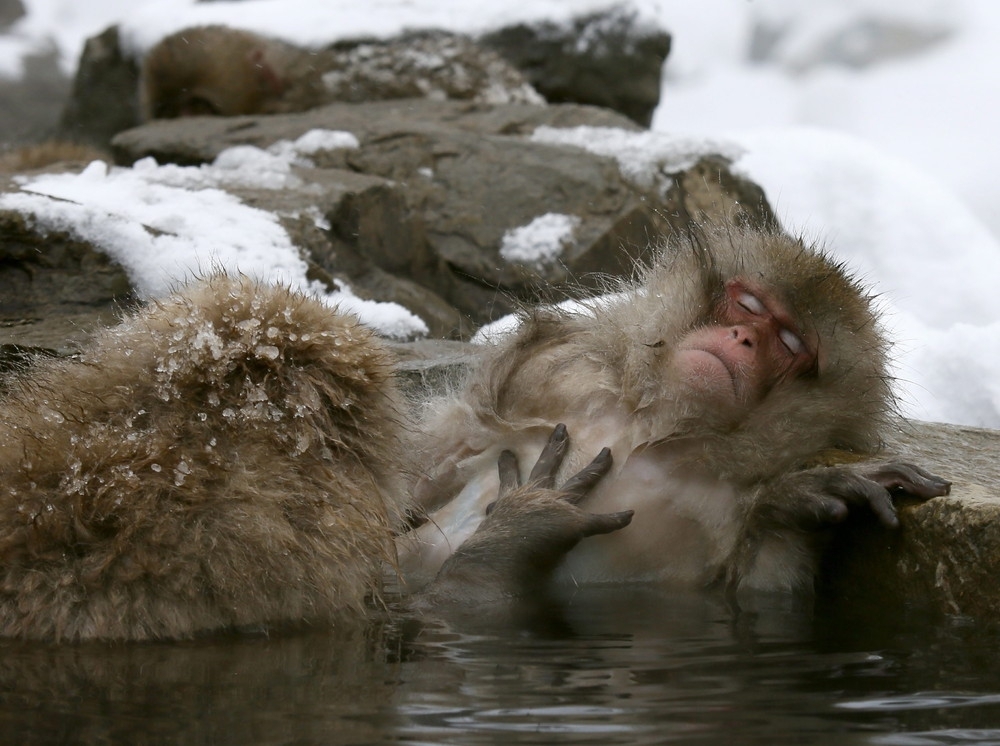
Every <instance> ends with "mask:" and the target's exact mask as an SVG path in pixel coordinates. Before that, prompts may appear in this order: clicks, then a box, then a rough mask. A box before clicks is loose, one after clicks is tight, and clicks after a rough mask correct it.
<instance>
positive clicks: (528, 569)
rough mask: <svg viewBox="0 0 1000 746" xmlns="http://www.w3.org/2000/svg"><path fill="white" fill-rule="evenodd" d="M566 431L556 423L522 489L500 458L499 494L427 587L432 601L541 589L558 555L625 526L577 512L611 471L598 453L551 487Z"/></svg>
mask: <svg viewBox="0 0 1000 746" xmlns="http://www.w3.org/2000/svg"><path fill="white" fill-rule="evenodd" d="M567 442H568V436H567V433H566V426H565V425H557V426H556V428H555V430H553V432H552V435H551V436H550V438H549V441H548V443H547V444H546V446H545V448H544V449H543V451H542V453H541V455H540V456H539V457H538V461H537V462H536V463H535V465H534V467H533V468H532V470H531V474H530V475H529V477H528V481H527V483H525V484H524V485H522V484H521V483H520V478H519V474H518V463H517V457H516V456H515V455H514V454H513V453H512V452H510V451H504V452H503V453H502V454H501V455H500V460H499V463H498V470H499V473H500V495H499V497H498V498H497V500H496V501H495V502H494V503H492V504H491V505H490V506H489V507H488V508H487V515H486V518H485V519H484V520H483V523H482V524H481V525H480V526H479V528H478V529H477V530H476V532H475V533H474V534H473V535H472V536H471V537H469V539H468V540H466V541H465V543H463V544H462V546H461V547H459V549H458V551H456V552H455V553H454V554H453V555H452V556H451V557H449V558H448V560H447V561H446V562H445V564H444V565H443V566H442V568H441V571H440V572H439V573H438V576H437V578H436V579H435V580H434V582H433V583H432V585H431V587H430V588H429V589H428V593H429V594H431V595H432V596H434V597H435V598H436V599H437V600H461V601H462V603H463V604H468V603H470V602H471V603H484V602H485V603H488V602H492V601H500V600H503V599H508V598H516V597H519V596H527V595H531V594H532V593H536V592H538V591H541V590H542V589H543V588H544V586H545V584H546V582H547V581H548V579H549V577H550V575H551V573H552V571H553V570H554V569H555V567H556V565H557V564H558V563H559V561H560V560H561V559H562V557H563V556H564V555H565V554H566V553H567V552H568V551H569V550H571V549H572V548H573V547H575V546H576V545H577V544H578V543H579V542H580V540H582V539H584V538H586V537H588V536H594V535H596V534H607V533H611V532H612V531H617V530H618V529H621V528H624V527H625V526H627V525H628V524H629V523H630V522H631V520H632V511H631V510H626V511H622V512H619V513H607V514H593V513H588V512H587V511H585V510H582V509H581V508H579V507H578V503H579V502H580V501H581V500H582V499H583V497H584V496H586V495H587V494H588V493H589V492H590V490H591V489H592V488H593V487H594V485H595V484H597V482H598V481H599V480H600V479H601V477H603V476H604V475H605V474H606V473H607V472H608V470H609V469H610V468H611V451H610V450H609V449H607V448H605V449H604V450H602V451H601V452H600V453H599V454H598V455H597V457H596V458H595V459H594V460H593V461H591V462H590V464H588V465H587V466H586V467H584V468H583V469H582V470H581V471H580V472H579V473H577V474H575V475H574V476H572V477H570V478H569V479H568V480H567V481H566V482H565V484H563V486H562V487H561V488H556V486H555V480H556V472H557V471H558V469H559V465H560V464H561V463H562V460H563V457H564V455H565V453H566V446H567Z"/></svg>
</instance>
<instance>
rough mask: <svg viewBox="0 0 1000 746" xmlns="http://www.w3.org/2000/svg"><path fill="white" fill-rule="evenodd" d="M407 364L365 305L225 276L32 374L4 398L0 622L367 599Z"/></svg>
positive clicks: (334, 611) (234, 614)
mask: <svg viewBox="0 0 1000 746" xmlns="http://www.w3.org/2000/svg"><path fill="white" fill-rule="evenodd" d="M391 364H392V359H391V357H390V355H389V353H388V352H387V351H386V350H385V349H384V348H383V347H382V346H381V344H380V343H379V342H377V340H376V339H374V338H373V335H372V334H371V332H369V331H367V330H366V329H365V328H364V327H362V326H361V325H360V324H359V323H358V322H357V321H356V320H355V319H354V318H353V317H351V316H346V315H343V314H340V313H338V312H336V311H334V310H331V309H329V308H327V307H325V306H323V305H322V304H320V303H319V302H318V301H315V300H312V299H309V298H307V297H305V296H302V295H300V294H296V293H294V292H291V291H289V290H286V289H282V288H277V287H270V286H266V285H263V284H258V283H255V282H253V281H251V280H248V279H246V278H242V279H234V278H229V277H225V276H217V277H212V278H209V279H207V280H203V281H201V282H198V283H196V284H194V285H192V286H190V287H188V288H186V289H185V290H183V291H182V292H180V293H178V294H176V295H175V296H173V297H170V298H168V299H166V300H164V301H161V302H157V303H155V304H153V305H152V306H151V307H150V308H148V309H147V310H145V311H143V312H141V313H139V314H138V315H136V316H134V317H132V318H129V319H127V320H126V321H124V322H123V323H122V324H121V325H119V326H118V327H116V328H113V329H108V330H105V331H104V332H102V333H101V334H99V335H98V336H97V337H96V339H95V340H94V342H93V344H92V346H91V348H90V349H89V350H88V351H87V352H86V353H85V354H84V356H83V358H82V359H81V360H79V361H70V360H51V361H44V362H40V363H38V364H37V365H35V366H34V367H32V368H31V369H29V370H27V371H25V372H24V373H22V375H21V376H20V377H19V378H18V379H16V380H14V381H12V382H10V384H9V390H8V393H7V396H6V400H5V401H4V402H3V404H2V408H0V468H2V470H3V474H4V480H3V484H2V486H0V635H4V636H19V637H24V638H37V639H50V640H83V639H93V638H100V639H154V638H178V637H189V636H191V635H194V634H196V633H199V632H203V631H209V630H218V629H227V628H241V627H246V626H261V625H268V626H270V625H281V624H290V623H312V624H330V623H331V622H334V621H336V620H337V619H347V618H357V617H358V616H359V615H361V614H363V613H364V610H365V606H366V598H367V597H368V596H370V595H371V594H375V593H377V591H378V584H379V578H380V574H381V571H382V569H383V566H384V564H385V563H392V562H393V561H394V557H395V555H394V548H393V539H392V536H393V532H394V529H395V528H396V527H397V526H398V524H399V522H400V515H401V512H402V508H403V506H402V504H401V502H402V496H403V495H404V494H405V492H404V489H403V488H402V487H401V485H400V484H398V483H397V480H398V479H399V478H400V477H399V475H400V473H401V469H400V465H399V464H398V463H397V459H398V454H399V453H400V450H401V449H399V447H398V437H399V433H400V422H399V419H398V418H399V412H400V410H399V409H398V402H397V393H396V388H395V384H394V382H393V379H392V369H391Z"/></svg>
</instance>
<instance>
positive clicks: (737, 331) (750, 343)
mask: <svg viewBox="0 0 1000 746" xmlns="http://www.w3.org/2000/svg"><path fill="white" fill-rule="evenodd" d="M729 334H730V337H731V338H732V340H733V341H734V342H735V343H736V344H738V345H744V346H745V347H756V346H757V333H756V332H755V331H754V330H753V329H752V328H751V327H749V326H743V325H742V324H739V325H737V326H733V327H731V328H730V329H729Z"/></svg>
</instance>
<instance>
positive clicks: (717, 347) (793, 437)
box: [401, 228, 949, 591]
mask: <svg viewBox="0 0 1000 746" xmlns="http://www.w3.org/2000/svg"><path fill="white" fill-rule="evenodd" d="M887 346H888V345H887V342H886V340H885V338H884V337H883V336H882V332H881V330H880V327H879V323H878V319H877V317H876V314H875V311H874V309H873V307H872V300H871V298H870V297H868V296H867V295H866V293H865V291H864V290H863V289H862V288H861V287H860V286H859V284H858V283H857V282H856V281H855V280H853V279H852V278H851V277H850V276H849V275H848V274H847V272H846V271H845V269H844V267H842V266H840V265H838V264H837V263H835V262H834V261H832V260H831V259H829V258H828V257H826V256H824V255H823V254H822V253H820V252H818V251H815V250H813V249H810V248H809V247H807V246H805V245H804V244H803V243H802V242H801V241H798V240H794V239H792V238H789V237H788V236H786V235H784V234H782V233H778V232H760V231H756V230H747V229H737V228H730V229H727V230H722V229H718V230H712V229H706V230H704V231H701V232H695V233H693V234H692V235H691V236H690V237H689V239H688V240H686V241H680V242H678V243H676V244H675V245H674V246H670V247H667V249H666V250H665V251H664V253H663V254H662V256H661V257H660V258H659V259H658V260H657V261H656V263H655V264H654V266H652V267H651V268H650V269H649V270H648V271H646V272H645V274H644V276H642V277H641V278H640V279H639V280H638V282H636V283H635V284H632V285H629V286H626V287H622V288H619V291H618V292H617V293H615V294H612V295H609V296H606V297H604V298H601V299H594V300H591V301H589V302H586V303H584V304H583V307H582V308H579V309H577V310H560V309H558V308H541V309H536V310H534V311H532V312H531V313H528V314H526V315H525V317H524V319H523V321H522V324H521V326H520V329H519V331H517V332H516V333H515V334H513V335H512V336H511V337H510V338H508V339H506V340H505V341H502V342H501V343H499V344H497V345H496V346H494V347H493V348H492V349H491V350H489V351H488V353H487V355H486V358H485V359H484V360H483V361H482V362H481V364H479V365H478V366H477V368H476V369H475V371H474V372H473V373H472V375H471V377H470V379H469V381H468V383H467V385H466V387H465V389H464V390H463V391H461V392H460V393H458V394H457V395H452V396H448V397H445V398H444V399H443V400H441V401H440V402H438V403H437V404H436V405H435V406H434V407H433V408H432V409H433V411H432V414H431V415H430V417H429V419H428V421H427V422H426V424H425V430H426V432H427V437H428V438H429V439H430V440H431V442H432V443H433V446H432V447H431V448H430V449H429V452H428V453H427V454H425V455H424V457H423V461H424V463H428V464H434V465H436V466H435V467H434V468H433V469H432V470H431V471H430V473H429V474H428V475H427V476H426V478H425V479H424V480H423V481H422V483H420V484H418V485H417V487H416V489H415V497H416V498H417V500H418V501H419V503H420V504H422V505H424V506H425V507H426V509H427V510H428V512H429V514H430V520H428V521H427V522H426V523H425V524H423V525H422V526H420V527H419V528H417V529H416V530H415V531H413V532H411V534H410V535H409V536H408V537H404V538H403V540H402V541H401V546H402V547H403V552H402V556H401V567H402V571H403V576H404V577H405V578H407V579H409V581H410V582H411V583H413V584H414V585H415V586H417V587H419V585H420V584H421V583H422V582H425V581H426V580H428V579H430V578H431V577H433V575H434V573H435V572H436V571H437V569H438V568H439V567H440V566H441V565H442V563H445V560H446V559H447V558H448V557H449V556H451V555H452V553H453V552H455V550H456V549H457V548H458V547H459V546H461V545H462V544H463V542H465V541H466V540H467V539H468V538H469V537H470V536H473V533H474V531H475V530H476V528H477V526H478V525H479V524H480V522H481V521H483V519H484V517H485V516H486V514H487V506H488V505H489V504H490V503H491V502H492V501H494V500H496V498H497V494H498V490H499V489H500V482H501V474H498V470H497V462H498V460H500V459H503V460H504V461H506V462H507V463H508V467H507V469H508V470H509V468H510V467H509V463H510V462H511V460H512V459H514V460H517V461H519V462H520V463H521V464H522V465H524V466H525V467H529V466H530V465H531V464H533V463H534V462H535V459H536V457H538V455H539V453H540V452H541V451H542V450H543V447H544V446H545V444H546V442H547V440H548V439H549V436H550V433H551V432H552V430H553V427H554V426H556V424H557V423H565V425H566V426H567V427H568V431H569V435H570V438H571V439H572V440H571V447H570V448H569V450H568V452H567V453H566V455H565V463H564V466H563V470H562V472H565V473H573V472H575V471H578V470H579V469H580V468H581V467H582V466H583V464H585V463H587V462H588V461H589V460H590V459H591V458H592V457H593V456H594V454H596V453H598V452H599V451H600V450H601V449H602V448H604V447H608V448H610V453H611V456H612V459H613V466H611V467H610V471H609V472H608V475H607V476H606V477H605V478H604V479H603V480H601V481H600V482H598V483H596V486H594V487H593V490H592V492H591V493H590V494H588V495H586V496H585V497H584V499H583V500H582V501H579V508H578V509H579V510H580V511H582V513H584V514H601V515H604V516H605V517H607V516H621V515H623V513H622V511H634V512H635V520H634V521H632V524H631V525H630V526H628V527H627V528H625V529H624V530H618V531H614V532H613V533H609V535H607V536H596V537H595V538H592V539H587V540H586V541H584V542H582V543H581V544H580V545H579V546H576V547H575V548H573V549H572V550H566V549H562V548H560V547H559V546H558V545H553V550H552V553H554V554H556V555H560V554H561V553H565V557H564V558H562V557H560V559H561V561H560V562H554V561H553V557H552V556H551V555H552V553H550V555H549V556H548V557H547V559H546V564H545V565H544V566H545V567H546V568H551V570H552V571H553V573H554V575H555V580H556V581H557V582H563V583H592V582H609V581H611V582H622V581H657V582H662V583H668V584H673V585H682V586H687V587H704V586H709V585H713V584H717V583H727V584H729V586H730V587H732V588H734V589H736V590H741V589H761V590H767V591H802V590H809V589H811V586H812V582H813V576H814V572H815V570H816V564H817V560H818V553H819V548H820V547H819V540H820V539H821V537H822V535H823V532H821V531H817V529H820V528H822V527H824V526H829V525H831V524H834V523H837V522H839V521H840V520H842V519H843V518H844V517H845V516H846V512H847V508H848V507H849V506H854V505H857V504H867V505H870V507H871V509H872V510H874V512H875V513H876V514H877V515H878V517H879V518H880V519H881V521H882V522H883V523H884V524H885V525H887V526H889V527H893V526H896V525H897V519H896V515H895V508H894V506H893V502H892V495H891V491H905V492H908V493H910V494H912V495H914V496H916V497H918V498H922V499H926V498H929V497H932V496H935V495H941V494H945V493H946V492H947V491H948V488H949V485H948V483H947V482H944V481H943V480H941V479H938V478H937V477H934V476H932V475H930V474H928V473H926V472H924V471H922V470H920V469H918V468H917V467H914V466H911V465H908V464H904V463H898V462H875V463H873V462H869V461H864V460H861V459H865V458H869V457H871V456H873V455H874V454H876V453H877V451H878V449H879V447H880V444H881V438H880V432H881V430H882V429H883V428H884V427H885V426H886V425H887V424H888V423H889V422H891V421H892V418H893V417H894V415H895V407H894V402H893V397H892V392H891V387H890V380H889V377H888V374H887V372H886V355H887ZM505 452H507V455H504V454H505ZM511 454H513V455H511ZM502 471H503V470H501V472H502ZM507 481H508V482H509V481H510V480H509V477H508V478H507ZM527 502H528V503H530V502H532V501H531V500H528V501H527ZM535 507H537V506H535ZM567 510H568V508H567V507H566V505H565V504H564V503H560V504H559V505H558V510H557V511H556V512H555V513H554V515H555V514H559V515H562V514H565V513H566V511H567ZM605 519H606V520H611V519H607V518H605ZM487 521H489V519H487ZM485 525H487V524H484V526H485ZM519 528H520V532H519V541H520V542H521V543H523V544H527V545H529V546H531V545H535V544H545V543H546V542H550V538H546V537H547V535H548V534H549V533H551V530H552V528H551V526H550V525H549V523H548V522H547V521H546V519H545V518H544V516H543V514H539V513H538V512H537V511H536V512H535V515H534V521H533V522H527V523H525V522H521V523H520V524H519ZM476 541H477V542H479V543H482V541H483V538H482V537H480V538H478V539H476ZM494 551H495V554H496V555H497V556H498V557H499V558H500V559H498V560H497V561H498V562H502V561H504V560H503V557H504V554H505V551H506V550H504V549H499V548H498V549H495V550H494ZM479 554H480V555H483V554H484V553H483V552H480V553H479ZM479 564H480V565H483V566H484V567H483V576H484V577H487V578H488V577H489V568H488V567H486V566H485V565H487V564H488V563H487V562H485V561H483V560H481V559H480V561H479ZM446 568H447V565H446ZM462 572H463V574H465V575H466V576H469V575H474V574H475V566H474V565H471V566H470V565H467V566H466V567H464V568H463V569H462Z"/></svg>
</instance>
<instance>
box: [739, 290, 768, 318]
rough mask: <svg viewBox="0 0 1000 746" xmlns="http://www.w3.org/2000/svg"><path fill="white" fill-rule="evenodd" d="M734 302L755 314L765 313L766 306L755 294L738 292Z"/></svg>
mask: <svg viewBox="0 0 1000 746" xmlns="http://www.w3.org/2000/svg"><path fill="white" fill-rule="evenodd" d="M736 302H737V303H739V304H740V306H741V307H742V308H743V309H744V310H747V311H749V312H750V313H752V314H754V315H755V316H763V315H765V314H766V313H767V307H766V306H765V305H764V304H763V303H761V302H760V300H758V298H757V297H756V296H753V295H750V293H740V294H739V296H737V298H736Z"/></svg>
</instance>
